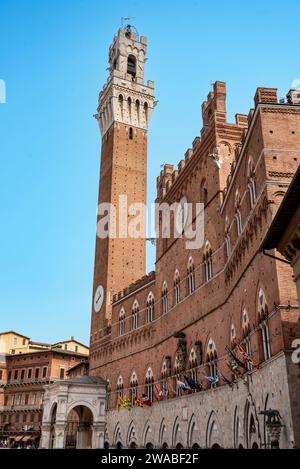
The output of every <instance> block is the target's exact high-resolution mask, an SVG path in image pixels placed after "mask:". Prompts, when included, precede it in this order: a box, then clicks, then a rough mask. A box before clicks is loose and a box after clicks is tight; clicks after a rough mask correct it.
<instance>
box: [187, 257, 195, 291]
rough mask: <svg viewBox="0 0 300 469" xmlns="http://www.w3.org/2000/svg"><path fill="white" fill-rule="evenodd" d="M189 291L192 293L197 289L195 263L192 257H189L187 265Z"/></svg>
mask: <svg viewBox="0 0 300 469" xmlns="http://www.w3.org/2000/svg"><path fill="white" fill-rule="evenodd" d="M187 282H188V293H189V295H191V294H192V293H194V291H195V290H196V276H195V265H194V260H193V258H192V257H190V258H189V262H188V265H187Z"/></svg>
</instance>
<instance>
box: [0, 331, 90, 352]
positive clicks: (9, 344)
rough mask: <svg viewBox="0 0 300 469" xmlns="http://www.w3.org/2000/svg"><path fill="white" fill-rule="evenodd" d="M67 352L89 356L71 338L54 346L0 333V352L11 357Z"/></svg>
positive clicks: (24, 337) (12, 332)
mask: <svg viewBox="0 0 300 469" xmlns="http://www.w3.org/2000/svg"><path fill="white" fill-rule="evenodd" d="M56 349H62V350H68V351H70V352H75V353H81V354H83V355H88V354H89V348H88V347H87V346H86V345H84V344H81V343H80V342H78V341H77V340H75V338H74V337H71V339H70V340H65V341H62V342H57V343H56V344H47V343H42V342H35V341H33V340H31V339H30V338H29V337H26V336H24V335H22V334H19V333H18V332H14V331H8V332H0V352H2V353H7V354H11V355H18V354H20V353H31V352H41V351H42V350H56Z"/></svg>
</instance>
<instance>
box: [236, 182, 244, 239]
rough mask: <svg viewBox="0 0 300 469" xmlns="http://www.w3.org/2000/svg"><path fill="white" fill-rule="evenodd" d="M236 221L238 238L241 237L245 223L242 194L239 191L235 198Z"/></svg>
mask: <svg viewBox="0 0 300 469" xmlns="http://www.w3.org/2000/svg"><path fill="white" fill-rule="evenodd" d="M235 221H236V230H237V236H240V235H241V234H242V231H243V222H242V213H241V198H240V194H239V192H238V191H237V192H236V196H235Z"/></svg>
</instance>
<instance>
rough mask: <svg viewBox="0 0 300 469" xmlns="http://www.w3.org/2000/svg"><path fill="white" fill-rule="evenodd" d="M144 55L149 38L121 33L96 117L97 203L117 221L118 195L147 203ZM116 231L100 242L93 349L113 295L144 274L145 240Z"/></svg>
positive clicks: (149, 103)
mask: <svg viewBox="0 0 300 469" xmlns="http://www.w3.org/2000/svg"><path fill="white" fill-rule="evenodd" d="M146 52H147V39H146V38H145V37H140V38H139V37H138V34H137V32H135V31H134V28H133V27H131V26H127V27H126V28H121V29H120V30H119V31H118V34H117V36H116V37H115V38H114V41H113V44H112V45H111V47H110V49H109V65H110V67H109V77H108V80H107V83H106V84H105V86H104V88H103V90H102V91H101V93H100V95H99V106H98V110H97V111H98V113H97V115H96V116H95V117H96V118H97V120H98V123H99V127H100V131H101V135H102V150H101V169H100V188H99V204H101V203H111V204H113V205H114V207H116V210H117V217H118V216H119V201H120V198H119V197H120V196H123V197H124V198H125V197H126V198H127V205H128V207H129V206H130V205H131V204H132V203H134V202H137V203H143V204H146V190H147V129H148V123H149V120H150V117H151V113H152V110H153V107H154V82H153V81H148V82H147V84H145V83H144V67H145V62H146ZM99 220H100V217H98V221H99ZM127 222H130V216H127ZM127 224H128V223H127ZM116 228H117V230H116V232H117V236H116V238H115V239H110V238H108V239H100V238H99V237H98V236H97V239H96V253H95V268H94V287H93V310H92V325H91V348H92V349H95V348H97V342H98V341H99V340H100V339H101V338H102V337H103V335H104V329H105V327H106V326H108V325H109V324H110V321H111V302H112V298H113V295H114V294H115V293H118V292H119V291H120V290H122V289H124V288H125V287H126V286H128V285H130V284H131V283H133V282H135V281H136V280H138V279H139V278H141V277H143V276H144V275H145V270H146V240H145V239H132V238H129V237H128V236H124V234H122V236H119V228H120V227H119V223H118V222H117V226H116Z"/></svg>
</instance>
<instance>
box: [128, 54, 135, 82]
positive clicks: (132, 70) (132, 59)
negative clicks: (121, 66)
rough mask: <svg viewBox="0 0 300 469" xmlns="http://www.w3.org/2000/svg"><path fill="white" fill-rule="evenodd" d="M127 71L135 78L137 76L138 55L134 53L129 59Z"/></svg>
mask: <svg viewBox="0 0 300 469" xmlns="http://www.w3.org/2000/svg"><path fill="white" fill-rule="evenodd" d="M127 73H128V74H129V75H131V76H132V79H133V80H134V79H135V77H136V57H135V56H134V55H132V54H130V55H129V56H128V59H127Z"/></svg>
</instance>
